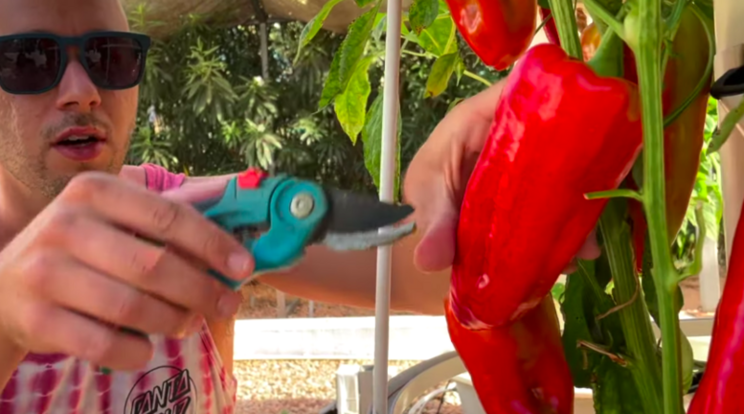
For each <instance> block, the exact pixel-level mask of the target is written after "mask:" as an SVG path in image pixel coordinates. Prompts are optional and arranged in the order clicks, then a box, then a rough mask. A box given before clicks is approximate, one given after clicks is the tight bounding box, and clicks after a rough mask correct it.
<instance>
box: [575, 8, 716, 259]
mask: <svg viewBox="0 0 744 414" xmlns="http://www.w3.org/2000/svg"><path fill="white" fill-rule="evenodd" d="M590 27H592V26H590ZM590 27H587V29H586V30H585V31H584V33H582V41H581V44H582V48H583V49H584V51H585V55H584V59H587V58H591V56H592V53H589V54H588V55H587V52H591V51H592V50H596V48H597V46H598V45H599V42H600V38H599V34H598V32H597V29H596V27H593V28H592V29H591V31H590ZM709 50H710V45H709V44H708V41H707V37H706V32H705V26H703V23H702V22H701V21H700V19H699V18H698V17H697V16H696V15H695V13H694V12H693V11H692V10H691V9H690V8H686V9H685V11H684V12H683V14H682V18H681V21H680V24H679V28H678V29H677V34H676V36H675V38H674V42H673V43H672V50H671V54H670V56H669V61H668V63H667V68H666V73H665V74H664V82H663V86H664V89H663V92H662V105H663V111H664V116H668V115H670V114H671V113H672V112H673V111H675V110H676V109H677V108H679V107H680V105H682V104H683V102H685V100H686V99H687V98H688V97H689V96H690V94H691V93H692V92H693V91H694V90H695V87H696V86H697V84H698V83H699V82H700V80H701V79H702V77H703V76H704V75H705V69H706V64H707V61H708V53H709ZM624 57H625V63H624V70H625V75H624V77H625V78H626V79H627V80H629V81H631V82H633V83H637V82H638V76H637V72H636V66H635V59H634V56H633V53H632V51H631V50H630V49H629V48H628V47H627V46H625V55H624ZM710 77H711V75H708V77H707V78H706V79H705V87H703V88H702V90H701V91H700V92H699V93H698V94H697V96H696V97H695V98H694V100H693V101H692V102H691V103H690V105H689V106H688V107H687V108H686V109H685V110H684V112H682V114H680V116H679V117H678V118H677V119H676V120H675V121H674V122H673V123H672V124H671V125H669V126H668V127H666V128H665V129H664V176H665V177H666V188H665V191H666V215H667V229H668V237H669V239H670V240H669V241H670V243H671V242H672V241H673V239H674V237H675V236H676V235H677V232H678V231H679V229H680V227H681V226H682V223H683V222H684V219H685V215H686V214H687V209H688V206H689V203H690V196H691V195H692V191H693V188H694V186H695V181H696V179H697V173H698V168H699V166H700V152H701V151H702V148H703V137H704V132H705V116H706V114H707V110H708V93H709V90H710V86H709V85H710V79H711V78H710ZM633 204H634V203H632V202H631V206H630V209H631V210H630V213H631V214H632V215H634V216H635V217H632V218H631V219H632V220H633V222H634V226H633V233H634V234H633V239H634V240H635V241H634V250H635V254H636V259H637V260H638V263H640V262H641V261H642V257H643V249H644V236H645V232H646V223H645V217H644V216H643V213H642V209H641V206H640V205H637V204H636V205H633ZM639 212H640V214H639ZM641 220H642V221H643V222H641ZM639 269H640V268H639Z"/></svg>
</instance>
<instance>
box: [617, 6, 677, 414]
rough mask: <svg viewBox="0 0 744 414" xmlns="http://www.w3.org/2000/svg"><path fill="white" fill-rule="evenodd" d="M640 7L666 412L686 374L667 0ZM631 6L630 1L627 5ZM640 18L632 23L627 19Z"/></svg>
mask: <svg viewBox="0 0 744 414" xmlns="http://www.w3.org/2000/svg"><path fill="white" fill-rule="evenodd" d="M628 3H630V5H631V7H633V8H636V9H635V10H633V11H631V13H630V14H629V15H628V16H627V17H626V21H625V25H626V27H629V26H628V23H630V27H633V28H635V30H637V31H638V32H637V33H632V34H631V33H628V36H629V37H631V38H633V39H634V40H635V39H637V40H638V43H637V44H633V43H634V42H633V43H630V46H631V47H633V48H635V49H637V50H634V51H633V52H634V53H635V55H636V57H637V62H636V65H637V69H638V78H639V87H640V93H641V108H642V111H643V112H642V118H641V119H642V123H643V157H644V160H643V173H644V177H643V186H644V191H643V196H644V207H645V209H644V210H645V211H646V219H647V221H648V229H649V233H650V241H651V246H650V247H651V254H652V257H653V261H654V268H653V270H652V271H651V274H652V277H653V278H654V284H655V285H656V295H657V301H658V306H659V316H660V321H659V322H660V325H661V327H660V328H661V346H662V376H663V389H664V411H663V412H664V413H665V414H680V413H682V412H683V411H682V377H681V375H680V364H681V358H680V344H679V339H680V338H679V315H678V314H677V312H676V311H675V307H674V293H675V289H676V287H677V280H678V275H677V272H676V269H675V268H674V264H673V263H672V257H671V253H670V251H669V237H668V235H667V223H666V199H665V197H666V195H665V188H664V186H665V180H664V130H663V120H664V114H663V112H662V106H661V93H662V88H661V40H662V34H663V32H662V30H663V26H662V19H661V0H631V1H629V2H628ZM626 4H627V3H626ZM629 18H630V19H637V21H636V22H632V21H631V22H628V20H627V19H629Z"/></svg>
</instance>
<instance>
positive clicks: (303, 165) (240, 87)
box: [129, 4, 502, 192]
mask: <svg viewBox="0 0 744 414" xmlns="http://www.w3.org/2000/svg"><path fill="white" fill-rule="evenodd" d="M129 16H130V21H131V26H132V29H133V30H135V31H140V32H146V31H147V30H148V28H149V27H152V26H153V25H158V24H160V23H159V22H157V21H152V20H150V19H148V16H147V6H146V5H144V4H143V5H141V6H139V7H138V8H136V9H135V10H133V11H131V12H130V14H129ZM383 16H384V14H379V15H376V26H375V28H374V30H373V31H371V32H370V39H369V42H367V43H365V44H364V45H361V46H363V50H364V51H365V52H366V55H365V56H368V58H367V60H366V63H365V65H368V66H367V68H368V71H367V72H365V74H366V75H367V76H366V79H365V80H366V81H368V84H365V82H359V80H358V79H359V78H360V75H362V72H361V71H357V73H358V75H357V76H356V77H355V79H356V80H355V81H354V82H353V85H356V86H355V87H356V88H357V89H356V90H353V91H350V92H349V93H346V94H344V96H343V97H342V98H341V99H343V100H342V101H341V104H339V99H336V102H335V104H331V105H326V106H325V107H323V108H319V102H320V101H321V99H322V98H323V91H324V85H326V84H327V83H328V81H327V79H329V78H331V76H329V72H331V71H332V62H333V56H334V55H335V54H337V53H339V52H338V50H339V48H340V47H341V44H342V42H343V41H344V39H345V38H348V37H349V36H341V35H336V34H332V33H329V32H326V31H323V30H318V31H317V32H316V35H315V37H314V38H313V39H312V42H306V44H305V45H304V47H303V48H302V49H301V50H300V51H299V53H298V49H300V48H299V45H300V42H303V41H306V40H308V36H307V30H305V33H303V28H304V26H305V25H304V24H303V23H300V22H290V23H281V24H274V25H273V26H270V32H269V77H268V79H263V78H261V58H260V54H259V48H260V38H259V34H258V31H257V27H255V26H240V25H238V26H234V27H215V26H214V25H210V24H207V23H206V20H205V18H204V17H202V16H196V15H190V16H186V17H184V19H183V26H182V27H181V28H180V30H179V31H178V32H176V33H174V34H173V35H171V36H169V37H168V38H167V39H162V40H155V42H154V45H153V48H152V51H151V53H150V55H149V57H148V71H147V74H146V77H145V80H144V83H143V86H142V89H141V96H140V114H139V122H138V125H137V128H136V131H135V136H134V138H133V144H132V148H131V151H130V158H129V162H131V163H141V162H153V163H157V164H160V165H163V166H165V167H167V168H170V169H171V170H174V171H183V172H185V173H187V174H189V175H215V174H222V173H229V172H235V171H241V170H243V169H245V168H247V167H248V166H260V167H262V168H264V169H267V170H270V171H282V172H286V173H290V174H294V175H297V176H300V177H305V178H311V179H315V180H317V181H319V182H322V183H325V184H329V185H335V186H338V187H342V188H345V189H356V190H360V191H369V192H374V191H376V190H375V185H374V182H375V180H377V179H378V175H379V167H378V165H379V150H380V140H381V112H380V111H381V107H382V105H381V103H382V95H381V90H382V89H381V81H382V78H383V60H382V58H383V57H384V40H385V39H384V32H383V30H382V29H383V26H384V19H383V18H382V17H383ZM448 21H449V23H448V25H446V26H443V27H442V29H444V31H446V34H447V36H448V38H451V39H455V44H458V42H459V44H460V50H461V54H462V60H463V61H464V62H468V64H469V65H470V66H472V67H476V68H479V70H480V71H482V72H483V76H484V77H487V78H489V79H491V80H495V79H498V78H499V77H501V76H502V74H499V73H496V72H492V71H490V70H489V69H487V68H485V67H484V66H483V65H482V64H480V62H479V61H478V59H477V57H475V56H474V55H473V54H472V53H469V49H467V47H465V46H463V45H464V43H462V41H461V40H460V39H459V38H458V37H456V36H455V29H454V25H453V24H452V21H451V20H448ZM318 29H319V27H318ZM372 32H374V33H372ZM406 49H408V52H407V53H406V54H404V55H403V57H402V60H401V76H400V95H401V117H402V119H401V121H402V124H401V125H402V128H401V130H400V133H401V137H400V140H399V141H400V145H401V159H400V162H401V169H402V170H405V168H406V166H407V165H408V162H410V159H411V158H412V157H413V155H414V154H415V151H416V150H417V149H418V148H419V146H420V145H421V144H422V143H423V141H424V140H426V138H427V137H428V135H429V134H430V133H431V131H432V130H433V129H434V127H435V126H436V124H437V122H438V121H440V120H441V119H442V118H443V117H444V115H445V114H446V112H447V111H448V109H449V108H450V107H451V106H452V105H453V104H456V103H457V102H459V101H460V100H461V99H462V98H464V97H467V96H471V95H473V94H475V93H477V92H478V91H480V90H482V89H483V84H482V83H480V82H479V81H476V80H473V79H471V78H468V77H463V78H461V79H460V81H459V82H458V83H457V87H456V88H448V89H447V90H445V88H446V87H447V84H455V83H456V82H457V80H456V79H454V77H453V78H452V80H450V79H449V77H448V78H447V79H446V80H439V81H438V84H436V85H434V88H435V89H436V91H435V92H437V93H436V96H432V95H433V94H432V93H431V92H430V93H427V82H428V83H429V85H428V86H429V88H428V89H431V88H432V84H431V83H432V81H431V80H430V72H431V66H432V61H433V58H432V56H431V55H429V54H427V52H426V50H424V49H422V48H421V47H419V46H418V45H416V44H410V43H409V44H407V46H406ZM359 88H361V90H360V89H359ZM326 96H328V95H327V91H326ZM337 113H338V114H342V115H339V116H337ZM360 115H361V117H360ZM368 115H369V116H368ZM375 119H376V120H377V121H378V123H375V122H366V121H368V120H375ZM360 137H361V139H359V138H360ZM367 167H371V169H372V170H373V171H375V172H377V174H374V175H373V174H370V172H369V169H368V168H367Z"/></svg>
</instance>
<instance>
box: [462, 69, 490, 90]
mask: <svg viewBox="0 0 744 414" xmlns="http://www.w3.org/2000/svg"><path fill="white" fill-rule="evenodd" d="M462 74H463V75H465V76H467V77H468V78H470V79H474V80H477V81H478V82H480V83H482V84H484V85H486V86H491V85H492V84H491V82H489V81H487V80H486V79H484V78H481V77H480V76H478V75H476V74H475V73H473V72H471V71H469V70H466V71H463V72H462Z"/></svg>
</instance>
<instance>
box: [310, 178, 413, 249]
mask: <svg viewBox="0 0 744 414" xmlns="http://www.w3.org/2000/svg"><path fill="white" fill-rule="evenodd" d="M325 192H326V196H327V198H328V204H329V211H328V216H327V221H326V223H325V226H324V229H323V230H324V231H325V232H328V233H336V234H339V233H359V232H367V231H375V232H376V231H377V230H378V229H379V228H381V227H387V226H390V225H393V224H395V223H398V222H399V221H401V220H403V219H404V218H406V217H408V216H409V215H411V213H413V207H411V206H409V205H398V204H390V203H383V202H381V201H380V200H378V199H377V198H376V197H373V196H368V195H361V194H355V193H349V192H346V191H341V190H336V189H328V188H326V189H325ZM319 236H320V237H321V238H322V237H323V235H322V234H321V235H319Z"/></svg>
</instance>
